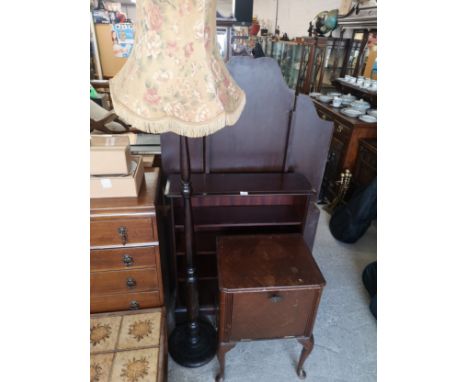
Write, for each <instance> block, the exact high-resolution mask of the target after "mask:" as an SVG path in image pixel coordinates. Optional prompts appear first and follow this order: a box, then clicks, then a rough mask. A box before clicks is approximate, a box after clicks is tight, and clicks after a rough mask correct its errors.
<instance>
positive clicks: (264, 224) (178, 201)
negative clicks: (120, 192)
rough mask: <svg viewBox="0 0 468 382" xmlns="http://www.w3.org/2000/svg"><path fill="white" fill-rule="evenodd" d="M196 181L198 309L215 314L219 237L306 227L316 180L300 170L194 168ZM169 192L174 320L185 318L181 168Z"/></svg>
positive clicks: (170, 179)
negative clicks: (201, 171) (207, 171)
mask: <svg viewBox="0 0 468 382" xmlns="http://www.w3.org/2000/svg"><path fill="white" fill-rule="evenodd" d="M192 185H193V197H192V208H193V218H194V231H195V247H196V256H195V264H196V269H197V272H198V276H199V285H198V286H199V300H200V309H201V311H202V312H203V313H205V314H215V313H216V311H217V309H218V278H217V263H216V238H217V237H218V236H221V235H245V234H252V233H265V234H268V233H271V234H274V233H303V231H304V225H305V222H306V218H307V214H308V211H309V206H310V204H311V203H313V201H311V197H312V195H313V193H312V191H311V189H312V186H311V184H310V183H309V181H308V180H307V179H306V178H305V176H304V175H302V174H300V173H258V174H253V173H225V174H222V173H213V174H193V175H192ZM165 196H166V198H167V200H168V201H169V204H170V206H171V208H170V215H171V216H170V226H171V241H172V243H171V244H172V251H171V252H172V253H174V254H175V261H173V266H172V271H171V273H172V275H171V279H172V282H173V283H174V284H175V285H176V288H175V291H176V293H175V294H176V304H175V313H176V320H181V319H183V318H184V315H185V313H186V301H185V274H184V269H185V247H184V240H183V238H184V227H183V200H182V198H181V194H180V178H179V175H178V174H173V175H169V177H168V181H167V184H166V188H165Z"/></svg>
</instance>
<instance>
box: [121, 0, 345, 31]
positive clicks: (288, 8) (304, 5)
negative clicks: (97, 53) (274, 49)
mask: <svg viewBox="0 0 468 382" xmlns="http://www.w3.org/2000/svg"><path fill="white" fill-rule="evenodd" d="M137 1H138V0H137ZM218 1H220V2H221V3H223V2H226V3H227V1H226V0H218ZM253 1H254V4H253V5H254V6H253V14H254V16H257V18H258V20H259V21H261V20H264V21H268V20H269V21H270V25H271V31H272V32H274V31H273V29H274V27H275V17H276V2H278V25H279V26H280V30H281V34H283V33H284V32H286V33H287V34H288V36H289V37H290V38H292V37H299V36H307V29H308V28H309V21H312V20H313V18H314V17H315V16H316V15H317V13H319V12H321V11H327V10H332V9H337V8H339V7H340V3H341V0H253ZM122 11H123V12H125V13H127V17H129V18H131V19H132V20H135V17H136V9H135V5H132V4H125V5H124V4H122Z"/></svg>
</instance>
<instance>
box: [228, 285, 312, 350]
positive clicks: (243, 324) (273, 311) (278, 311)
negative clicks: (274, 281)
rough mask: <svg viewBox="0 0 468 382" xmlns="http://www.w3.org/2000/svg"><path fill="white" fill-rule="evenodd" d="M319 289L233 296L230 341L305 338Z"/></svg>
mask: <svg viewBox="0 0 468 382" xmlns="http://www.w3.org/2000/svg"><path fill="white" fill-rule="evenodd" d="M319 293H320V291H319V289H301V290H289V291H281V290H279V291H276V292H272V291H262V292H242V293H235V294H234V296H233V309H232V327H231V336H230V340H233V341H237V340H241V339H244V340H248V339H266V338H282V337H289V336H308V335H310V333H307V329H308V327H311V326H310V323H311V322H312V320H313V315H314V307H315V306H317V304H318V298H319Z"/></svg>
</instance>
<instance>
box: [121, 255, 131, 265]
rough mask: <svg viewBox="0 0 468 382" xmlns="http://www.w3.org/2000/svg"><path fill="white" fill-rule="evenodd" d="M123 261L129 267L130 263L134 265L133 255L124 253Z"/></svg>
mask: <svg viewBox="0 0 468 382" xmlns="http://www.w3.org/2000/svg"><path fill="white" fill-rule="evenodd" d="M122 261H123V263H124V264H125V265H126V266H127V267H129V266H130V265H133V257H132V256H129V255H123V256H122Z"/></svg>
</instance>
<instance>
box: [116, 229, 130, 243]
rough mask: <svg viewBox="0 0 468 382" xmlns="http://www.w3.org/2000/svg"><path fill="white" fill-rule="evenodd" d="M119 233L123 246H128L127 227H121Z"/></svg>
mask: <svg viewBox="0 0 468 382" xmlns="http://www.w3.org/2000/svg"><path fill="white" fill-rule="evenodd" d="M117 231H118V232H119V236H120V240H122V244H123V245H125V244H127V241H128V233H127V227H125V226H122V227H119V229H118V230H117Z"/></svg>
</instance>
